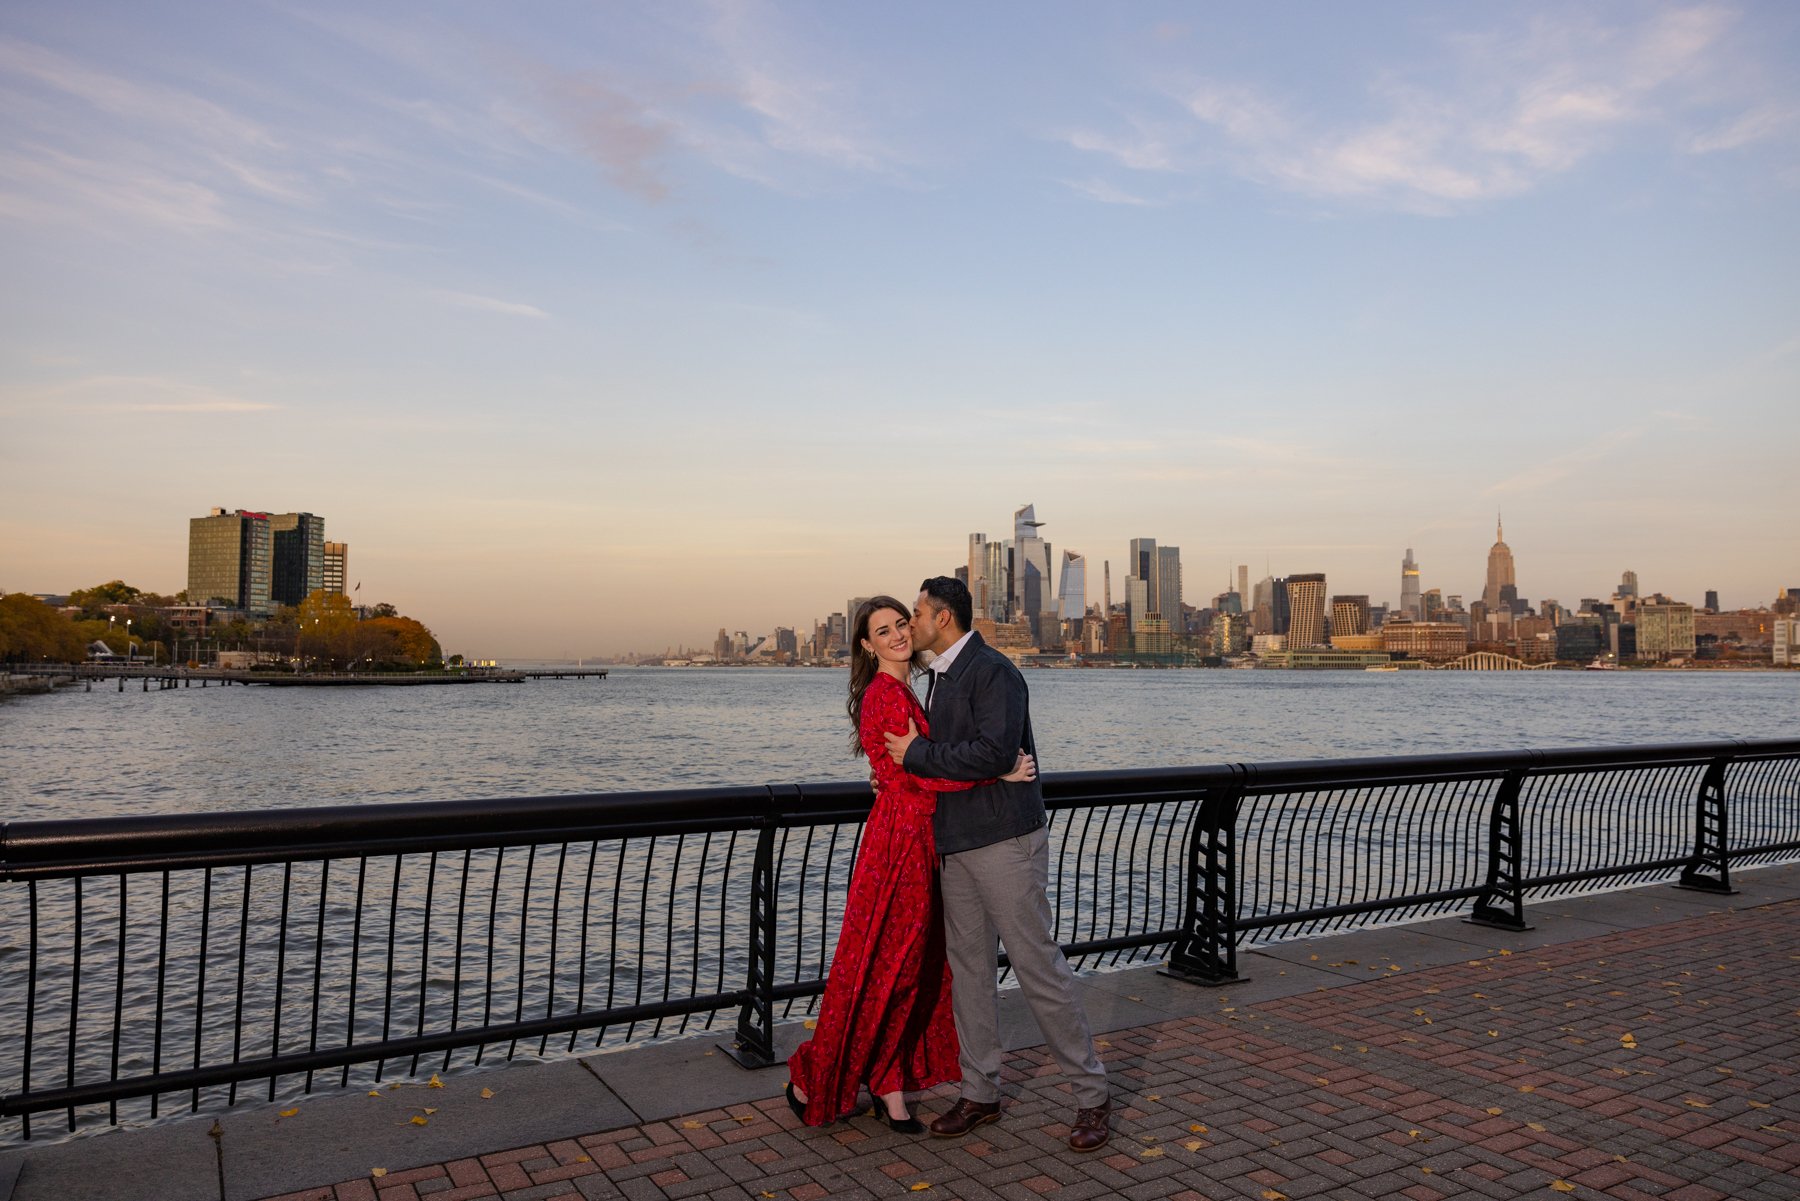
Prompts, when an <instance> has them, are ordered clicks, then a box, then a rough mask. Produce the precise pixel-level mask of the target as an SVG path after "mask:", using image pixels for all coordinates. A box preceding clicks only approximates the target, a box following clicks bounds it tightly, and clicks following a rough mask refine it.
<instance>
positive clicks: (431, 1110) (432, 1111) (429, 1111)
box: [425, 1109, 437, 1113]
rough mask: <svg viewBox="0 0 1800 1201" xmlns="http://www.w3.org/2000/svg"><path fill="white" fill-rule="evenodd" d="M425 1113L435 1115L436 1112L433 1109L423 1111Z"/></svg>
mask: <svg viewBox="0 0 1800 1201" xmlns="http://www.w3.org/2000/svg"><path fill="white" fill-rule="evenodd" d="M425 1112H426V1113H436V1112H437V1110H435V1109H427V1110H426V1111H425Z"/></svg>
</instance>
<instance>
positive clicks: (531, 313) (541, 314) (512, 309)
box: [431, 291, 550, 321]
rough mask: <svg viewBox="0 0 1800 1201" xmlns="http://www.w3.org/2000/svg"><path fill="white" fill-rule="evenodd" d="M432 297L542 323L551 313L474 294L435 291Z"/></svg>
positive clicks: (533, 305)
mask: <svg viewBox="0 0 1800 1201" xmlns="http://www.w3.org/2000/svg"><path fill="white" fill-rule="evenodd" d="M431 295H432V296H434V297H436V298H437V299H439V300H442V301H444V302H445V303H447V304H453V305H456V306H457V307H458V308H465V309H475V310H477V311H479V312H483V313H504V314H506V315H507V316H508V317H532V318H535V319H537V320H540V321H544V320H548V319H549V317H550V314H549V313H546V312H545V311H544V310H543V309H540V308H538V307H537V306H536V305H535V304H520V303H518V302H517V301H512V300H496V299H494V298H493V297H492V296H477V295H475V294H474V293H473V292H444V291H434V292H432V293H431Z"/></svg>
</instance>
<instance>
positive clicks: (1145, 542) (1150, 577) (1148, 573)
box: [1125, 538, 1157, 612]
mask: <svg viewBox="0 0 1800 1201" xmlns="http://www.w3.org/2000/svg"><path fill="white" fill-rule="evenodd" d="M1125 574H1126V575H1128V576H1136V577H1137V578H1138V579H1140V580H1142V581H1144V587H1145V588H1146V589H1148V590H1149V591H1148V596H1147V598H1146V603H1147V605H1148V607H1149V609H1150V611H1151V612H1156V611H1157V609H1156V539H1154V538H1133V539H1132V540H1131V554H1130V557H1129V558H1127V559H1126V560H1125ZM1127 601H1129V598H1127Z"/></svg>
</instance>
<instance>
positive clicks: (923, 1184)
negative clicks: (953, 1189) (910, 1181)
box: [906, 1180, 931, 1193]
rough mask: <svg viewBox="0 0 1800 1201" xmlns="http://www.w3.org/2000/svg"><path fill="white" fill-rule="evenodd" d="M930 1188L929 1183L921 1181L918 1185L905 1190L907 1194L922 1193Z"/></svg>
mask: <svg viewBox="0 0 1800 1201" xmlns="http://www.w3.org/2000/svg"><path fill="white" fill-rule="evenodd" d="M930 1187H931V1181H929V1180H921V1181H919V1183H917V1184H915V1185H913V1186H912V1187H911V1188H909V1189H907V1190H906V1191H907V1192H909V1193H922V1192H924V1191H925V1190H926V1189H928V1188H930Z"/></svg>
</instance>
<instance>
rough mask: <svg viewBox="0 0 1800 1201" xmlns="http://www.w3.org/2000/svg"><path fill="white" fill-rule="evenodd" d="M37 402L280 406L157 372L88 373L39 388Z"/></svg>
mask: <svg viewBox="0 0 1800 1201" xmlns="http://www.w3.org/2000/svg"><path fill="white" fill-rule="evenodd" d="M28 399H34V400H36V401H37V402H39V403H47V404H51V405H63V404H69V403H73V404H74V405H75V406H77V407H80V408H84V409H90V410H94V411H99V412H107V413H264V412H269V411H272V410H275V409H279V408H281V406H280V405H278V404H273V403H271V402H269V401H263V400H252V399H249V398H248V397H243V396H237V395H233V394H231V393H227V392H222V391H220V390H218V389H216V388H213V387H210V386H208V385H205V384H196V383H192V382H190V381H188V380H182V379H171V378H169V377H166V376H156V375H90V376H84V377H82V378H81V379H74V380H67V381H65V382H63V383H60V384H54V385H52V386H50V387H48V388H44V389H41V390H39V391H37V392H36V393H35V394H33V395H31V396H29V397H28Z"/></svg>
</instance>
